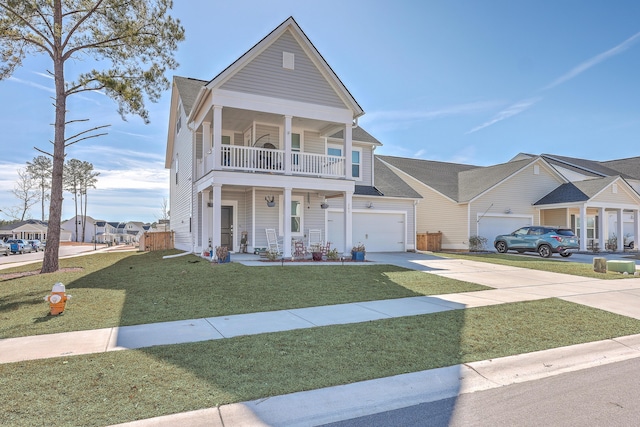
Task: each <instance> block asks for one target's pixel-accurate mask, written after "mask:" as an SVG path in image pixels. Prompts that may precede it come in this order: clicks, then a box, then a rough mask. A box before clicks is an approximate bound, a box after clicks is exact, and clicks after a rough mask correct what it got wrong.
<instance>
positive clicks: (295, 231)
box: [280, 196, 304, 236]
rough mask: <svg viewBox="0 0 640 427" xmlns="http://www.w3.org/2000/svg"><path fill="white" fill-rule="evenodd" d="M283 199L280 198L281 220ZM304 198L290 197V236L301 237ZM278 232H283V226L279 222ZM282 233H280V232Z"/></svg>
mask: <svg viewBox="0 0 640 427" xmlns="http://www.w3.org/2000/svg"><path fill="white" fill-rule="evenodd" d="M282 201H283V198H282V197H281V198H280V213H281V215H280V218H283V217H284V215H282V213H283V206H282ZM303 216H304V197H302V196H292V197H291V235H292V236H302V230H304V217H303ZM280 230H284V224H282V222H280ZM280 233H282V231H281V232H280Z"/></svg>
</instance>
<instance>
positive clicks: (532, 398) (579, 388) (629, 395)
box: [325, 358, 640, 427]
mask: <svg viewBox="0 0 640 427" xmlns="http://www.w3.org/2000/svg"><path fill="white" fill-rule="evenodd" d="M639 393H640V358H634V359H630V360H626V361H623V362H617V363H611V364H607V365H602V366H598V367H595V368H589V369H583V370H580V371H575V372H571V373H566V374H561V375H557V376H553V377H549V378H544V379H540V380H535V381H528V382H523V383H519V384H512V385H509V386H504V387H499V388H494V389H491V390H487V391H477V392H475V393H468V394H461V395H460V396H458V397H455V398H450V399H444V400H439V401H436V402H429V403H423V404H420V405H415V406H410V407H407V408H403V409H397V410H393V411H387V412H381V413H378V414H375V415H370V416H366V417H360V418H354V419H351V420H345V421H341V422H337V423H331V424H325V426H326V427H365V426H367V427H372V426H385V427H400V426H425V427H431V426H433V427H440V426H442V427H445V426H448V427H463V426H464V427H470V426H483V427H484V426H492V427H503V426H504V427H512V426H519V427H543V426H544V427H547V426H581V427H582V426H637V425H638V420H639V419H640V405H638V395H639Z"/></svg>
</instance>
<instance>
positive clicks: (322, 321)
mask: <svg viewBox="0 0 640 427" xmlns="http://www.w3.org/2000/svg"><path fill="white" fill-rule="evenodd" d="M367 256H368V257H370V258H371V261H372V262H377V263H385V264H395V265H400V266H403V267H407V268H413V269H416V270H420V271H424V272H426V273H428V274H436V275H441V276H446V277H451V278H455V279H459V280H465V281H468V282H474V283H479V284H484V285H487V286H490V287H492V288H494V289H491V290H486V291H479V292H469V293H460V294H447V295H438V296H429V297H414V298H400V299H393V300H384V301H369V302H358V303H350V304H339V305H334V306H323V307H309V308H302V309H291V310H280V311H274V312H267V313H252V314H244V315H233V316H221V317H211V318H203V319H190V320H183V321H175V322H164V323H155V324H148V325H136V326H123V327H116V328H105V329H99V330H93V331H79V332H70V333H65V334H52V335H40V336H31V337H23V338H10V339H4V340H0V363H9V362H15V361H20V360H29V359H41V358H49V357H61V356H72V355H78V354H88V353H100V352H106V351H117V350H125V349H135V348H143V347H148V346H154V345H165V344H178V343H185V342H195V341H203V340H213V339H224V338H228V337H234V336H239V335H250V334H259V333H265V332H276V331H284V330H292V329H299V328H312V327H320V326H325V325H334V324H346V323H357V322H365V321H371V320H377V319H384V318H392V317H401V316H411V315H420V314H428V313H435V312H439V311H445V310H455V309H464V308H471V307H480V306H485V305H493V304H502V303H507V302H516V301H527V300H534V299H541V298H548V297H559V298H562V299H565V300H567V301H573V302H577V303H581V304H586V305H589V306H592V307H596V308H601V309H604V310H607V311H611V312H614V313H618V314H623V315H626V316H631V317H634V318H638V319H640V278H637V279H626V280H599V279H590V278H582V277H576V276H570V275H563V274H556V273H548V272H542V271H536V270H525V269H520V268H515V267H508V266H501V265H496V264H487V263H481V262H474V261H467V260H459V259H444V258H439V257H436V256H432V255H423V254H409V253H408V254H395V255H388V256H384V255H381V254H372V255H371V256H369V254H368V255H367ZM238 258H240V257H236V258H235V259H234V262H237V261H240V260H239V259H238ZM246 262H248V263H249V262H255V261H246ZM258 262H259V261H258ZM262 265H264V264H262ZM53 343H55V345H52V344H53ZM53 349H55V350H53ZM638 356H640V335H637V336H630V337H622V338H616V339H612V340H604V341H600V342H596V343H587V344H581V345H577V346H570V347H563V348H558V349H552V350H546V351H541V352H535V353H530V354H523V355H517V356H510V357H505V358H501V359H493V360H489V361H481V362H475V363H470V364H465V365H458V366H452V367H447V368H440V369H434V370H429V371H422V372H417V373H410V374H405V375H399V376H395V377H389V378H382V379H377V380H371V381H364V382H360V383H355V384H349V385H343V386H337V387H330V388H326V389H320V390H312V391H307V392H301V393H293V394H290V395H284V396H274V397H269V398H265V399H260V400H258V401H252V402H243V403H238V404H232V405H225V406H221V407H219V408H210V409H204V410H199V411H194V412H189V413H182V414H175V415H169V416H164V417H159V418H154V419H148V420H141V421H136V422H132V423H127V424H124V425H130V426H165V425H166V426H169V425H171V426H173V425H189V426H205V425H206V426H223V425H224V426H227V427H229V426H245V425H246V426H260V425H287V426H297V425H300V426H308V425H319V424H324V423H330V422H335V421H340V420H345V419H350V418H355V417H359V416H363V415H370V414H374V413H378V412H381V411H386V410H392V409H398V408H402V407H407V406H411V405H414V404H418V403H423V402H430V401H435V400H440V399H444V398H448V397H453V396H456V395H458V394H460V393H468V392H473V391H478V390H486V389H489V388H493V387H499V386H503V385H507V384H512V383H515V382H521V381H528V380H533V379H537V378H543V377H546V376H550V375H556V374H560V373H564V372H569V371H573V370H579V369H585V368H589V367H593V366H597V365H600V364H604V363H612V362H617V361H621V360H625V359H629V358H633V357H638Z"/></svg>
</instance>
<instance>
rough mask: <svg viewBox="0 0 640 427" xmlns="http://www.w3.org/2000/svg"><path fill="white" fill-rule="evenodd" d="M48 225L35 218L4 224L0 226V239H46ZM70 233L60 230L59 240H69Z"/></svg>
mask: <svg viewBox="0 0 640 427" xmlns="http://www.w3.org/2000/svg"><path fill="white" fill-rule="evenodd" d="M47 231H48V226H47V223H46V222H42V221H39V220H37V219H28V220H26V221H20V222H15V223H13V224H8V225H4V226H3V227H1V228H0V238H2V239H5V240H6V239H25V240H34V239H37V240H41V241H46V240H47ZM70 239H71V233H70V232H68V231H66V230H60V241H62V242H64V241H70Z"/></svg>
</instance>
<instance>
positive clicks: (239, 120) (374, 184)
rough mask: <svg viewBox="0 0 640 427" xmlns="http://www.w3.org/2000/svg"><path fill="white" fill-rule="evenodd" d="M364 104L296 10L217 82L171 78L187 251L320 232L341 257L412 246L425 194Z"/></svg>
mask: <svg viewBox="0 0 640 427" xmlns="http://www.w3.org/2000/svg"><path fill="white" fill-rule="evenodd" d="M363 114H364V111H363V109H362V108H361V107H360V105H359V104H358V103H357V102H356V100H355V99H354V98H353V96H352V95H351V93H350V92H349V91H348V90H347V88H346V87H345V86H344V85H343V83H342V82H341V81H340V79H339V78H338V76H337V75H336V74H335V73H334V72H333V70H332V69H331V67H330V66H329V65H328V64H327V63H326V61H325V60H324V58H323V57H322V56H321V55H320V53H319V52H318V51H317V50H316V49H315V47H314V46H313V44H312V43H311V41H310V40H309V39H308V38H307V36H306V35H305V34H304V32H303V31H302V30H301V29H300V27H299V26H298V24H297V23H296V21H295V20H294V19H293V18H288V19H287V20H285V21H284V22H283V23H282V24H281V25H279V26H278V27H277V28H276V29H274V30H273V31H272V32H271V33H270V34H268V35H267V36H266V37H265V38H263V39H262V40H260V41H259V42H258V43H257V44H256V45H255V46H253V47H252V48H251V49H249V50H248V51H247V52H246V53H245V54H244V55H242V56H241V57H240V58H239V59H238V60H236V61H235V62H234V63H233V64H231V65H230V66H229V67H227V68H226V69H224V70H223V71H222V72H221V73H220V74H218V75H217V76H215V77H214V78H213V79H211V80H209V81H207V80H198V79H192V78H185V77H174V79H173V86H172V95H171V110H170V119H169V130H168V136H167V151H166V159H165V167H166V168H168V169H170V171H171V174H170V175H171V178H170V209H171V220H170V228H171V230H173V231H174V232H175V245H176V247H177V248H179V249H183V250H187V251H192V252H194V253H200V252H202V251H204V250H205V249H206V248H207V247H209V246H211V247H216V246H227V247H228V248H229V249H230V250H231V251H237V250H238V249H239V248H240V242H241V239H243V236H246V238H247V249H248V250H249V251H253V250H254V248H264V247H266V246H267V237H266V229H275V230H276V231H277V235H278V237H279V239H280V240H281V244H282V252H283V254H284V255H285V256H288V255H289V254H291V252H292V241H295V240H307V239H308V236H309V230H320V231H321V234H322V236H323V240H324V241H329V242H331V243H332V247H334V248H337V249H338V250H339V252H341V253H348V252H350V250H351V247H352V246H353V245H354V244H356V243H359V242H362V243H363V244H365V246H366V248H367V250H368V251H406V250H411V249H414V248H415V234H416V230H415V221H416V216H415V206H416V204H417V202H418V200H420V199H421V196H420V195H419V194H418V193H417V192H415V191H414V190H413V189H412V188H411V187H410V186H409V185H407V184H406V183H405V182H404V181H403V180H401V179H399V177H398V176H397V175H395V174H394V173H392V172H391V171H390V170H389V169H388V167H387V166H386V165H384V164H381V163H380V162H378V161H377V160H376V158H375V156H374V150H375V149H376V148H377V147H379V146H380V145H381V143H380V142H379V141H378V140H377V139H375V138H374V137H373V136H372V135H370V134H369V133H367V132H366V131H365V130H364V129H362V128H361V127H359V126H358V118H359V117H361V116H362V115H363Z"/></svg>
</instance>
